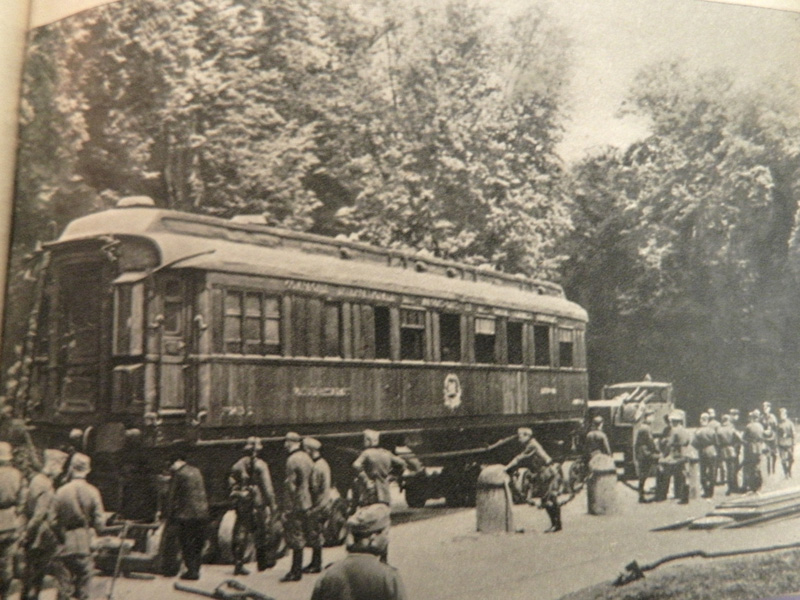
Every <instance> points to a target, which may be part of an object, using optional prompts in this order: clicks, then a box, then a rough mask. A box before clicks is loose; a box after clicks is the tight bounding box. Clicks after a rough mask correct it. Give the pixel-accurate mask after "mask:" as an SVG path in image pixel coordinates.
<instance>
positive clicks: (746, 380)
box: [6, 0, 800, 406]
mask: <svg viewBox="0 0 800 600" xmlns="http://www.w3.org/2000/svg"><path fill="white" fill-rule="evenodd" d="M487 10H488V8H487V6H486V4H485V3H484V4H476V3H474V2H472V1H471V0H443V1H442V2H439V3H430V2H423V1H422V0H419V1H413V2H404V3H399V2H394V1H392V0H359V1H357V2H352V1H348V0H183V1H181V2H175V1H174V0H126V1H125V2H117V3H112V4H109V5H106V6H103V7H101V8H98V9H95V10H92V11H87V12H85V13H82V14H80V15H77V16H75V17H72V18H69V19H66V20H64V21H61V22H58V23H55V24H53V25H50V26H46V27H42V28H39V29H37V30H35V31H34V32H32V34H31V39H30V54H29V57H28V62H27V67H26V71H25V76H24V97H23V105H22V121H21V129H20V134H21V144H20V165H21V168H20V170H19V173H18V178H17V198H16V201H17V202H16V212H15V223H14V240H13V242H14V253H13V258H12V261H13V262H12V268H11V270H10V272H11V274H12V278H11V281H10V295H11V300H10V301H9V303H8V306H9V311H8V314H7V320H6V323H7V325H6V332H7V334H8V335H7V336H6V357H8V356H9V354H8V353H9V352H10V350H9V345H10V344H14V343H19V342H18V340H20V339H21V338H22V336H23V335H24V331H25V319H24V317H23V316H22V315H23V313H24V310H25V307H26V306H29V305H30V303H29V302H28V300H27V299H28V298H29V297H30V294H31V293H32V291H33V286H32V283H31V282H30V281H29V278H26V277H25V274H26V272H27V267H28V266H29V265H28V261H29V260H30V257H29V255H28V253H29V252H31V250H33V249H34V247H35V245H36V243H37V241H41V240H45V239H49V238H51V237H53V234H54V232H55V231H58V230H60V229H61V228H63V226H64V225H65V224H66V223H67V222H68V221H69V220H71V219H73V218H75V217H76V216H79V215H82V214H86V213H88V212H91V211H95V210H99V209H101V208H105V207H109V206H111V205H113V203H114V202H115V201H116V200H117V199H118V198H120V197H123V196H126V195H131V194H147V195H150V196H152V197H154V198H155V199H156V201H157V203H158V204H159V205H161V206H164V207H170V208H175V209H179V210H187V211H193V212H201V213H206V214H215V215H219V216H225V217H227V216H232V215H235V214H241V213H259V214H263V215H265V217H266V218H267V221H268V222H269V223H271V224H274V225H279V226H284V227H290V228H294V229H300V230H306V231H313V232H319V233H324V234H328V235H344V236H348V237H350V238H353V239H359V240H364V241H369V242H372V243H375V244H378V245H382V246H390V247H398V248H408V249H413V250H417V251H420V252H424V253H429V254H432V255H435V256H441V257H448V258H454V259H458V260H463V261H467V262H472V263H475V264H486V265H490V266H493V267H494V268H497V269H502V270H505V271H509V272H522V273H526V274H529V275H535V276H546V277H551V278H556V279H559V280H561V281H563V282H564V283H565V285H566V287H567V289H568V293H569V295H570V296H571V297H572V298H573V299H575V300H576V301H578V302H580V303H581V304H583V305H584V306H586V307H587V309H588V310H589V313H590V317H591V319H592V324H591V327H590V330H589V337H588V340H589V351H590V358H589V364H590V368H591V379H592V382H593V388H594V389H593V392H594V393H596V391H597V386H599V385H600V384H602V383H608V382H611V381H615V380H616V381H618V380H622V379H632V378H638V377H641V376H642V375H644V373H646V372H651V373H652V375H653V376H654V377H659V378H663V379H669V380H674V381H676V382H677V383H678V387H679V391H680V392H681V393H682V395H683V397H684V399H685V400H690V401H695V402H697V403H698V404H703V403H715V404H718V405H720V406H726V405H732V404H747V403H750V402H755V401H757V400H761V399H763V398H764V397H772V398H773V399H775V400H777V401H778V403H780V402H782V401H784V400H785V399H790V398H791V393H792V390H794V389H795V388H796V387H797V384H798V383H800V369H798V367H797V366H796V365H798V364H800V345H799V344H798V343H797V341H796V340H797V338H798V334H800V321H799V320H798V317H797V316H796V313H797V311H796V310H794V309H793V307H794V306H795V305H796V304H797V301H798V289H797V284H796V281H797V279H796V276H797V273H798V269H797V265H798V264H800V263H798V259H800V256H798V249H800V233H797V231H796V230H797V229H798V228H797V227H796V225H795V222H796V217H795V215H796V213H797V208H798V207H797V194H798V165H799V164H800V162H799V161H798V140H800V135H799V132H798V127H799V124H798V118H797V105H796V100H795V99H796V98H797V94H796V90H794V89H790V88H789V87H788V86H786V87H780V86H778V85H777V84H776V85H771V86H766V85H765V86H764V87H763V88H762V89H760V90H758V91H753V90H745V89H743V88H742V87H741V86H738V85H737V84H736V81H734V80H733V79H732V78H731V77H730V76H729V75H726V74H724V73H705V74H697V73H693V72H689V71H688V70H686V69H685V68H683V67H682V66H681V65H680V64H669V63H668V64H661V65H654V66H653V67H651V68H648V69H646V70H645V71H643V72H642V74H641V75H640V76H639V77H638V78H637V80H636V82H635V84H634V86H633V88H632V89H631V92H630V98H629V100H628V102H627V103H626V107H625V110H628V111H631V112H635V113H637V114H640V115H644V116H646V117H648V118H649V119H650V122H651V135H650V136H649V137H648V138H647V139H644V140H642V141H640V142H637V143H636V144H634V145H632V146H631V147H630V148H624V149H606V150H603V151H601V152H598V153H595V154H593V155H591V156H588V157H586V158H585V159H584V160H582V161H581V162H580V163H579V164H577V165H575V166H574V167H573V168H572V169H570V170H566V169H565V168H564V166H563V163H562V161H561V160H560V158H559V156H558V152H557V147H558V142H559V141H560V135H561V127H562V122H563V119H564V117H565V116H566V115H565V106H566V104H565V93H564V90H565V85H566V83H567V82H568V74H569V58H570V44H569V40H568V38H567V36H566V34H565V33H564V32H563V31H562V30H561V29H559V27H558V26H557V24H556V23H554V21H553V19H551V18H550V17H549V16H548V14H547V12H546V11H544V10H541V9H538V8H531V9H529V10H528V11H527V12H522V13H519V14H517V15H515V16H513V17H509V18H506V19H503V18H500V16H499V15H496V16H497V18H495V19H491V20H487V19H486V18H485V17H486V11H487ZM488 23H491V24H488ZM7 360H8V358H7Z"/></svg>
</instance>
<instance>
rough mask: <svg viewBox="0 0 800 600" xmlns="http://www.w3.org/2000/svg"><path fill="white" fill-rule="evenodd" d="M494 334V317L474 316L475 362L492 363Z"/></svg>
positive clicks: (493, 358)
mask: <svg viewBox="0 0 800 600" xmlns="http://www.w3.org/2000/svg"><path fill="white" fill-rule="evenodd" d="M495 335H496V323H495V320H494V319H490V318H483V317H476V318H475V362H477V363H489V364H491V363H494V362H497V361H496V360H495V352H494V340H495Z"/></svg>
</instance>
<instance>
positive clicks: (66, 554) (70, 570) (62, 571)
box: [53, 453, 105, 600]
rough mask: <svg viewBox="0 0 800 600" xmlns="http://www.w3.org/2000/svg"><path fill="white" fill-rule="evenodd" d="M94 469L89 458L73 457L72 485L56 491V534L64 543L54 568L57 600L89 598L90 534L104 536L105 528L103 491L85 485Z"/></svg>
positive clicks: (76, 455) (70, 483)
mask: <svg viewBox="0 0 800 600" xmlns="http://www.w3.org/2000/svg"><path fill="white" fill-rule="evenodd" d="M91 466H92V463H91V460H90V459H89V457H88V456H86V455H85V454H81V453H76V454H74V455H73V456H72V459H71V461H70V467H69V482H67V483H65V484H64V485H62V486H61V487H60V488H58V490H56V494H55V498H54V499H53V514H54V520H55V531H56V535H57V536H58V538H59V539H60V541H61V543H60V544H59V546H58V549H57V550H56V553H55V560H54V564H53V567H54V571H55V576H56V582H57V584H58V600H69V598H77V599H78V600H86V599H87V598H89V588H90V587H91V583H92V572H93V570H94V561H93V559H92V549H91V537H92V534H91V530H92V529H94V530H95V531H96V532H97V533H102V532H103V530H104V528H105V523H104V514H103V513H104V509H103V499H102V498H101V496H100V491H99V490H98V489H97V488H96V487H94V486H93V485H92V484H91V483H88V482H87V481H86V477H87V475H89V472H90V471H91Z"/></svg>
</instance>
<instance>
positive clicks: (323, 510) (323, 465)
mask: <svg viewBox="0 0 800 600" xmlns="http://www.w3.org/2000/svg"><path fill="white" fill-rule="evenodd" d="M321 448H322V444H321V443H320V442H319V440H316V439H314V438H305V439H304V440H303V449H304V450H305V451H306V452H307V453H308V455H309V456H311V460H313V461H314V468H313V469H312V471H311V482H310V485H309V488H310V490H311V508H310V509H308V522H309V527H308V529H309V532H308V539H307V540H306V542H307V543H308V545H309V546H310V547H311V562H310V563H309V564H308V565H307V566H306V567H305V568H303V573H319V572H320V571H322V546H323V544H324V542H325V535H324V532H325V524H326V523H327V522H328V518H329V517H330V508H331V467H330V465H328V461H327V460H325V459H324V458H322V454H320V449H321Z"/></svg>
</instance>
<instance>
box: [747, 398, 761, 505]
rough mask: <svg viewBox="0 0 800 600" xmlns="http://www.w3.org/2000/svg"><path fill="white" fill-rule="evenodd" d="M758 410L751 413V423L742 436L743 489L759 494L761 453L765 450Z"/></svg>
mask: <svg viewBox="0 0 800 600" xmlns="http://www.w3.org/2000/svg"><path fill="white" fill-rule="evenodd" d="M760 417H761V415H760V413H759V412H758V411H757V410H754V411H753V412H751V413H750V422H749V423H748V424H747V426H746V427H745V428H744V433H743V434H742V448H743V449H744V450H743V455H742V489H743V490H744V491H745V492H757V491H758V490H759V489H760V488H761V484H762V482H763V478H762V476H761V451H762V449H763V446H762V444H763V437H764V428H763V427H762V426H761V422H760V421H761V418H760Z"/></svg>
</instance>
